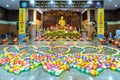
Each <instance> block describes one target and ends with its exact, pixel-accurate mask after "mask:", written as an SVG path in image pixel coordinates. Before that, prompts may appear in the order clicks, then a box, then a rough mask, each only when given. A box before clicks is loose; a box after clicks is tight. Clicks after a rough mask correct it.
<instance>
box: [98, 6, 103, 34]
mask: <svg viewBox="0 0 120 80" xmlns="http://www.w3.org/2000/svg"><path fill="white" fill-rule="evenodd" d="M99 34H102V35H104V8H99V9H98V35H99Z"/></svg>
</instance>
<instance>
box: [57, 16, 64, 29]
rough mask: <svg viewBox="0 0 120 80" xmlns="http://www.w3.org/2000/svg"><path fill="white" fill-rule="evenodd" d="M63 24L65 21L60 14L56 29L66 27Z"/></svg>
mask: <svg viewBox="0 0 120 80" xmlns="http://www.w3.org/2000/svg"><path fill="white" fill-rule="evenodd" d="M65 25H66V22H65V20H64V18H63V16H61V17H60V20H59V22H58V30H65V29H66V27H65Z"/></svg>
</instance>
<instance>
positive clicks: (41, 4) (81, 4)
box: [20, 0, 104, 8]
mask: <svg viewBox="0 0 120 80" xmlns="http://www.w3.org/2000/svg"><path fill="white" fill-rule="evenodd" d="M103 4H104V3H103V0H101V1H92V3H91V4H89V3H88V1H72V3H69V2H68V1H54V2H53V3H51V2H50V0H48V1H35V4H34V5H33V4H31V3H30V1H20V7H21V8H103V7H104V6H103Z"/></svg>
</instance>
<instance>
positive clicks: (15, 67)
mask: <svg viewBox="0 0 120 80" xmlns="http://www.w3.org/2000/svg"><path fill="white" fill-rule="evenodd" d="M10 48H13V49H14V50H12V49H10ZM27 48H32V49H33V50H34V53H28V52H27V51H26V52H25V51H22V49H27ZM87 48H91V49H94V50H95V52H96V53H86V49H87ZM103 48H107V49H111V50H113V51H115V53H114V54H110V55H105V54H101V51H102V50H103ZM55 49H56V50H55ZM74 49H76V50H78V51H76V52H75V51H74ZM57 50H59V51H58V52H56V51H57ZM119 54H120V51H119V50H117V49H114V48H110V47H106V46H100V47H95V46H84V47H78V46H70V47H66V46H54V47H49V46H33V45H29V46H9V47H6V48H4V54H0V66H4V69H5V70H7V71H8V72H10V73H14V74H20V73H21V72H25V71H29V70H32V69H35V68H37V67H39V66H41V67H42V68H43V69H44V70H45V71H46V72H47V73H50V74H51V75H54V76H60V75H61V74H62V73H63V72H65V71H67V70H70V69H71V68H73V69H77V70H78V71H80V72H83V73H85V74H88V75H91V76H97V75H99V74H100V73H101V72H102V71H104V70H105V69H111V70H113V71H118V72H120V59H119V58H118V57H116V56H118V55H119Z"/></svg>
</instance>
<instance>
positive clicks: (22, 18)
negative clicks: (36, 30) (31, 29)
mask: <svg viewBox="0 0 120 80" xmlns="http://www.w3.org/2000/svg"><path fill="white" fill-rule="evenodd" d="M25 28H26V9H25V8H20V9H19V34H25V32H26V31H25Z"/></svg>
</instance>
